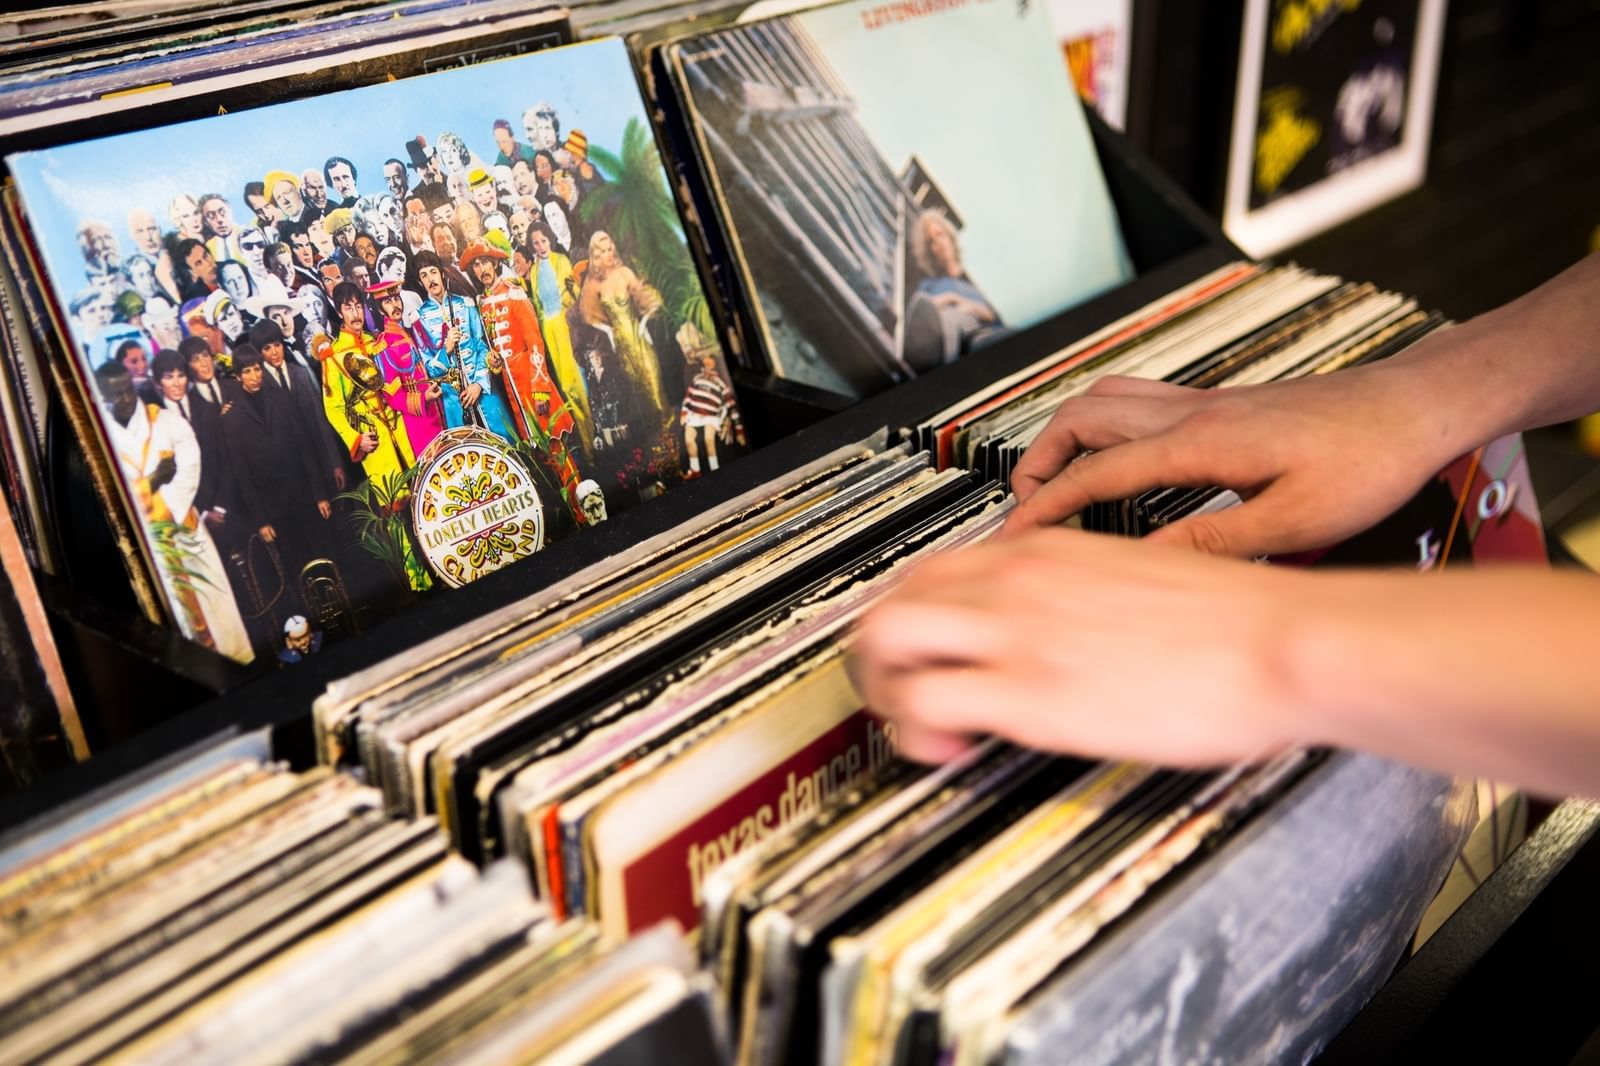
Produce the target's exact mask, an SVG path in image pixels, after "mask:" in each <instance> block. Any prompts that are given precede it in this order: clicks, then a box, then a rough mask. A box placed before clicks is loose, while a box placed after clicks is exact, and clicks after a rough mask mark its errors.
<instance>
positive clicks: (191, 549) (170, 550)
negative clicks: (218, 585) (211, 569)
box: [149, 521, 215, 595]
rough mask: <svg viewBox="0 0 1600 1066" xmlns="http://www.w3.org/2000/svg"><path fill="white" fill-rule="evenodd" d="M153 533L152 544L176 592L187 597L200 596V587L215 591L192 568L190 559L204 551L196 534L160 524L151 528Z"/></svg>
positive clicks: (209, 583)
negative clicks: (197, 594) (196, 594)
mask: <svg viewBox="0 0 1600 1066" xmlns="http://www.w3.org/2000/svg"><path fill="white" fill-rule="evenodd" d="M149 530H150V543H151V544H153V545H154V546H155V549H156V555H157V556H158V557H159V558H160V560H161V569H162V571H163V572H164V573H165V574H166V575H167V578H168V579H169V580H170V581H171V582H172V587H173V590H174V591H176V592H178V593H179V594H181V595H186V594H190V593H196V592H198V591H199V589H198V587H197V586H199V585H204V586H205V587H207V588H214V587H215V586H214V585H212V583H211V581H210V580H209V579H208V578H207V577H206V576H205V574H203V573H201V572H200V571H198V570H192V569H190V568H189V559H191V558H193V557H194V556H195V555H196V554H198V553H199V551H200V542H199V540H198V538H196V537H195V535H194V532H193V531H192V530H190V529H189V528H188V527H186V526H181V525H179V524H178V523H176V522H156V521H152V522H151V523H150V524H149Z"/></svg>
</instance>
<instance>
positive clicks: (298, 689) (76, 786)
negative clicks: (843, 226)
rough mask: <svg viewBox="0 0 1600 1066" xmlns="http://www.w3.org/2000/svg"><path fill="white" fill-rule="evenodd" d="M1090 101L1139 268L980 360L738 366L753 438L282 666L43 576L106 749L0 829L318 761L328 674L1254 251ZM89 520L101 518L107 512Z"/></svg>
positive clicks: (87, 713) (94, 734) (37, 793)
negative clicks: (208, 767)
mask: <svg viewBox="0 0 1600 1066" xmlns="http://www.w3.org/2000/svg"><path fill="white" fill-rule="evenodd" d="M1085 113H1086V116H1087V118H1088V121H1089V125H1090V128H1091V130H1092V132H1093V135H1094V143H1095V147H1096V150H1097V151H1098V153H1099V160H1100V164H1101V166H1102V168H1103V170H1104V173H1105V177H1106V181H1107V185H1108V187H1109V189H1110V192H1111V195H1112V198H1113V200H1114V201H1115V203H1116V206H1117V210H1118V215H1119V221H1120V223H1121V227H1122V233H1123V237H1124V240H1125V242H1126V245H1127V249H1128V253H1129V257H1130V258H1131V260H1132V262H1133V265H1134V268H1135V276H1134V278H1133V279H1132V280H1131V281H1129V282H1128V283H1126V284H1123V285H1121V286H1118V287H1116V288H1114V289H1112V290H1110V291H1108V292H1105V293H1103V294H1101V295H1100V296H1097V297H1095V298H1094V299H1091V300H1089V301H1087V302H1085V303H1083V304H1080V305H1079V306H1077V307H1074V308H1072V309H1070V310H1068V311H1066V312H1063V313H1061V314H1059V315H1056V316H1053V317H1051V318H1049V319H1047V320H1046V321H1044V322H1041V323H1039V324H1037V325H1035V326H1033V327H1031V328H1029V329H1026V330H1020V331H1018V332H1016V333H1015V334H1012V335H1010V336H1007V337H1005V338H1003V339H1001V340H999V341H997V342H996V343H994V344H992V345H990V346H989V347H987V348H985V349H984V350H983V351H982V352H981V353H980V354H978V355H976V356H974V357H971V358H968V359H965V360H962V361H958V362H955V363H952V364H949V365H947V366H943V367H939V368H937V369H935V370H933V371H931V372H929V373H927V374H925V375H923V376H921V377H919V378H916V379H914V380H912V381H909V382H906V383H904V384H902V385H899V386H896V387H895V388H893V389H890V390H888V391H886V392H882V393H879V394H877V395H875V396H872V397H870V398H868V399H865V400H861V401H854V402H853V401H852V400H851V399H850V398H848V397H845V396H842V395H839V394H836V393H830V392H827V391H825V390H822V389H817V388H814V387H811V386H807V385H804V384H800V383H797V382H793V381H785V380H782V379H779V378H775V377H772V376H770V375H766V374H752V373H750V372H749V371H746V370H742V369H739V368H733V376H734V386H735V388H736V390H737V393H738V399H739V402H740V405H741V407H742V408H743V410H744V412H745V424H746V426H747V427H749V431H750V433H751V437H752V439H751V445H752V448H753V449H755V451H754V452H753V453H752V454H751V455H749V456H746V457H744V458H742V459H740V460H738V461H737V462H736V463H733V464H730V465H729V466H726V467H724V468H723V469H721V470H719V471H717V472H716V474H715V475H714V476H709V477H705V478H702V479H700V480H699V481H696V482H692V483H689V484H686V485H684V486H682V487H681V488H679V489H675V490H674V491H673V492H672V493H669V494H666V495H664V496H661V497H658V498H656V499H654V500H651V501H649V503H648V504H647V505H646V506H641V507H638V508H635V509H634V510H632V511H629V512H627V513H624V514H620V515H617V516H615V517H613V518H612V520H611V521H609V522H607V523H606V524H605V525H604V526H601V527H598V528H596V529H593V530H589V531H587V533H586V534H585V535H584V536H582V537H572V538H567V539H565V540H560V541H557V542H555V543H552V544H549V545H548V546H547V547H546V548H544V549H543V550H541V551H540V552H539V553H538V554H537V555H536V556H535V557H534V558H533V559H531V560H528V561H526V562H524V563H521V564H519V565H516V566H512V567H508V568H506V569H503V570H500V571H498V572H496V573H494V574H491V575H488V576H487V577H485V578H482V579H480V580H478V581H476V582H474V583H472V584H470V585H468V586H465V587H463V588H459V589H454V590H450V591H447V592H442V593H435V594H433V595H432V596H431V597H430V598H429V599H428V600H427V601H426V602H424V603H422V604H419V605H417V606H416V607H415V608H414V609H412V610H410V611H408V612H406V613H404V614H401V615H398V616H395V617H392V618H390V619H387V620H385V621H384V622H383V623H381V624H380V625H378V626H377V627H375V628H373V629H371V630H370V631H368V632H366V633H364V634H362V635H360V636H358V637H355V638H353V639H350V640H347V641H344V642H341V643H339V644H336V645H334V646H332V647H329V648H326V649H325V650H323V651H322V652H321V653H320V654H318V655H317V656H315V657H313V658H312V659H310V660H308V661H306V662H303V663H300V664H297V665H295V666H292V667H281V668H275V665H265V666H263V665H259V664H258V665H252V666H240V665H239V664H237V663H234V662H232V661H230V660H228V659H226V658H224V657H223V656H221V655H219V654H217V653H215V652H212V651H209V650H207V649H205V648H203V647H200V646H199V645H196V644H194V643H192V642H190V641H188V640H185V639H183V638H182V637H181V636H179V635H178V634H177V633H175V632H173V631H170V630H167V629H165V628H163V627H160V626H156V625H153V624H152V623H150V622H149V621H148V620H147V619H145V618H144V617H143V616H142V615H140V614H139V613H138V611H137V609H136V608H135V607H134V606H133V604H132V601H131V598H129V597H126V596H122V597H112V598H110V601H109V602H108V599H107V598H106V597H104V596H103V595H101V594H97V592H96V591H95V588H94V587H92V586H91V585H90V583H87V582H85V583H80V584H78V585H76V586H69V585H67V584H65V583H62V582H52V583H48V584H47V585H46V586H45V588H44V589H43V595H44V598H45V603H46V607H47V609H48V610H49V612H50V614H51V616H52V619H53V621H54V629H55V636H56V639H57V642H58V644H59V645H60V647H61V653H62V656H63V659H64V662H65V664H66V669H67V670H68V676H69V679H70V682H71V684H72V687H73V692H74V695H75V697H76V698H77V700H78V702H79V706H80V716H81V717H82V718H83V719H84V720H85V725H86V728H87V729H88V731H89V734H90V743H91V750H92V751H93V752H94V755H93V758H92V759H91V760H90V761H89V762H88V763H87V764H84V765H80V766H76V767H73V768H71V769H70V770H68V771H66V772H63V773H61V774H59V775H57V776H55V777H53V778H51V779H49V780H47V781H46V782H44V784H43V785H42V786H40V787H39V788H36V789H34V790H32V791H31V792H29V793H28V796H29V797H30V798H31V802H29V803H17V802H13V801H14V800H15V799H16V797H7V798H6V800H5V802H4V804H3V805H0V826H6V825H11V824H14V823H15V822H17V821H20V820H21V819H22V818H23V817H25V816H27V815H28V814H34V813H37V812H38V811H39V810H40V809H41V807H40V804H41V803H43V804H46V805H49V804H51V803H52V802H59V801H65V800H66V799H68V798H70V797H72V796H76V795H81V794H83V793H84V792H86V791H88V790H90V789H92V788H94V787H95V786H96V785H97V784H99V783H102V782H105V781H109V780H112V779H114V778H115V777H116V776H118V775H119V774H121V773H124V772H127V771H129V770H131V769H133V768H136V767H139V766H142V765H144V764H146V763H148V762H149V761H151V760H153V759H156V758H160V757H162V756H164V755H167V754H169V753H171V752H174V751H177V750H181V749H182V748H185V747H187V746H188V745H190V744H193V743H197V742H199V741H201V740H203V739H205V738H206V737H209V736H211V735H213V734H217V733H221V732H235V731H248V730H250V729H255V728H262V727H270V728H272V729H273V730H274V732H275V734H276V735H277V736H278V738H279V745H280V747H281V749H282V751H283V753H284V755H285V756H286V757H288V758H290V759H292V760H293V761H294V762H295V764H296V765H308V764H309V763H310V762H311V761H312V760H313V759H314V753H313V752H312V751H311V745H310V734H309V727H308V715H309V712H310V705H311V700H312V699H313V698H315V696H316V695H317V694H318V693H319V692H320V691H321V690H322V688H323V686H324V685H325V684H326V682H327V681H328V680H329V679H331V678H336V677H340V676H343V675H346V674H349V673H351V672H353V671H354V670H357V669H359V668H361V667H363V666H366V665H368V664H370V663H373V662H376V661H379V660H381V659H383V658H386V657H388V656H389V655H392V654H393V653H394V651H395V650H396V649H398V648H402V647H407V646H410V645H413V644H415V643H417V642H418V641H421V640H425V639H429V638H432V637H436V636H438V635H440V634H443V633H447V632H449V631H450V630H451V629H453V628H454V627H455V626H457V625H459V624H461V623H463V622H465V621H466V620H468V619H471V618H475V617H479V616H480V615H483V614H486V613H488V612H490V611H493V610H495V609H497V608H500V607H503V606H505V605H506V604H509V603H513V602H515V601H517V600H519V599H521V598H522V597H525V596H527V595H529V594H531V593H533V592H536V591H537V590H539V589H540V588H543V587H545V586H547V585H549V584H552V583H554V582H555V581H558V580H560V579H561V578H563V577H565V576H567V575H569V574H572V573H576V572H577V571H579V570H581V569H583V568H584V567H586V566H589V565H591V564H593V563H595V562H598V561H600V560H603V559H605V558H607V557H609V556H611V555H613V554H615V553H616V552H617V551H619V550H621V549H622V548H623V547H625V546H626V545H629V544H632V543H634V542H636V541H638V540H640V539H642V538H644V537H647V536H650V535H652V534H654V533H656V532H659V531H662V530H665V529H668V528H670V527H672V526H673V525H676V524H678V523H679V522H681V521H683V520H684V519H685V518H687V517H689V516H691V515H694V514H696V513H698V512H700V511H702V510H704V509H705V508H706V507H708V506H711V505H713V504H715V503H717V502H719V501H722V500H725V499H728V498H731V497H732V496H735V495H738V494H740V493H742V492H746V491H749V490H751V489H754V488H756V487H758V486H759V485H761V484H763V483H764V482H766V481H769V480H771V479H772V478H773V477H774V476H776V475H777V474H778V473H781V472H783V471H785V470H789V469H792V468H794V467H795V466H798V465H800V464H802V463H804V462H806V461H808V460H810V459H813V458H815V457H816V456H818V455H821V454H824V453H826V452H827V451H829V450H831V449H833V448H836V447H839V446H842V445H844V444H846V443H850V442H853V441H856V440H860V439H862V438H863V437H865V436H867V435H869V434H871V433H872V432H874V431H876V430H879V429H885V430H887V431H889V432H890V433H891V434H893V433H896V432H898V431H899V430H901V429H903V428H905V427H909V426H910V425H912V424H914V423H915V422H916V421H918V420H919V419H921V418H923V417H924V416H926V415H927V414H928V413H929V412H930V411H933V410H937V409H939V408H941V407H943V406H945V405H947V404H948V403H949V402H950V401H951V400H953V399H955V398H958V397H961V396H964V395H967V394H969V393H970V392H972V391H973V389H975V388H977V387H979V386H982V385H983V384H986V383H987V382H989V381H991V380H993V379H995V378H998V377H1000V376H1003V375H1005V374H1008V373H1012V372H1014V371H1016V370H1018V369H1020V368H1022V367H1024V366H1027V365H1029V364H1030V363H1032V362H1034V361H1036V360H1037V359H1039V358H1040V357H1041V356H1042V355H1044V354H1046V353H1048V352H1051V351H1054V350H1057V349H1059V348H1061V347H1064V346H1065V345H1067V344H1070V343H1071V342H1073V341H1074V340H1076V339H1078V338H1080V337H1082V336H1085V335H1087V334H1089V333H1092V332H1094V331H1095V330H1096V329H1099V328H1100V327H1102V326H1104V325H1106V324H1107V323H1110V322H1113V321H1116V320H1117V319H1119V318H1121V317H1123V316H1125V315H1127V314H1130V313H1132V312H1133V311H1135V310H1137V309H1138V308H1140V307H1142V306H1144V305H1145V304H1148V303H1149V302H1150V301H1151V300H1153V299H1155V298H1156V297H1157V296H1159V295H1160V294H1162V293H1165V292H1170V291H1172V290H1173V289H1175V288H1177V287H1179V286H1181V285H1184V284H1186V283H1188V282H1190V281H1193V280H1194V279H1196V278H1199V277H1201V276H1202V275H1204V274H1206V273H1207V272H1208V271H1211V270H1214V269H1216V268H1218V267H1220V266H1222V265H1224V264H1226V263H1228V262H1232V261H1235V260H1238V259H1241V258H1243V257H1242V255H1241V254H1240V253H1239V252H1238V250H1237V249H1236V248H1235V247H1233V245H1232V244H1231V243H1230V242H1229V241H1228V240H1227V238H1226V237H1225V236H1224V235H1223V233H1222V231H1221V229H1220V227H1218V226H1217V225H1216V223H1215V222H1213V221H1212V220H1210V219H1209V218H1207V217H1206V215H1205V214H1204V212H1202V211H1201V210H1200V209H1199V208H1198V207H1196V206H1195V205H1194V204H1193V203H1191V202H1189V201H1188V200H1187V198H1186V197H1185V196H1184V194H1183V193H1182V192H1181V190H1179V189H1178V188H1177V186H1176V185H1175V184H1174V183H1173V182H1172V181H1170V180H1169V179H1168V178H1166V177H1165V176H1164V175H1162V174H1160V173H1159V172H1158V171H1157V170H1156V169H1155V168H1154V166H1153V165H1151V164H1150V163H1149V162H1148V161H1147V160H1145V159H1143V158H1141V157H1140V156H1139V155H1138V154H1137V153H1136V152H1135V151H1134V150H1133V149H1131V148H1130V147H1129V145H1128V144H1127V143H1126V141H1125V140H1124V139H1123V138H1122V136H1121V135H1120V134H1118V133H1117V132H1116V131H1114V130H1112V129H1110V128H1109V127H1107V126H1106V125H1105V124H1104V123H1103V122H1102V121H1100V120H1099V118H1098V117H1097V116H1096V115H1095V114H1094V113H1093V111H1092V110H1089V109H1085ZM84 517H85V518H90V519H92V520H94V521H97V522H100V523H102V524H103V522H104V519H103V518H100V517H98V516H97V515H93V514H91V515H86V516H84ZM81 532H82V531H80V533H81ZM85 539H87V540H95V539H98V540H103V541H105V542H107V543H109V535H108V534H107V533H105V532H104V531H101V530H94V531H91V532H89V533H88V534H87V536H86V538H85ZM112 565H113V566H115V562H114V560H113V563H112ZM51 797H54V799H53V800H52V799H51Z"/></svg>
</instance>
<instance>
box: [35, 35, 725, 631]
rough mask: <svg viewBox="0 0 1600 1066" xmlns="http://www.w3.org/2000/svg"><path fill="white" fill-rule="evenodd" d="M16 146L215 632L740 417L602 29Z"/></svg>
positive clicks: (339, 616)
mask: <svg viewBox="0 0 1600 1066" xmlns="http://www.w3.org/2000/svg"><path fill="white" fill-rule="evenodd" d="M7 162H8V164H9V166H10V168H11V173H12V174H13V175H14V177H15V179H16V181H17V186H18V189H19V192H20V196H21V202H22V210H23V215H24V217H25V220H26V224H27V227H28V229H29V231H30V235H31V237H32V239H33V241H34V243H35V245H36V247H37V248H38V251H39V254H40V256H41V258H42V260H43V264H44V268H45V273H46V275H47V280H48V285H49V286H50V288H51V289H52V290H53V296H54V300H55V302H56V306H57V308H58V309H59V312H60V317H61V319H62V320H63V321H64V323H65V330H66V333H67V336H66V337H65V338H63V340H64V342H65V343H67V344H69V345H70V348H71V353H70V354H71V356H72V358H73V360H74V363H75V370H76V371H77V377H78V379H79V382H80V384H81V386H82V388H83V390H84V393H85V396H86V399H87V401H88V405H89V408H90V410H91V411H92V412H93V415H94V416H95V418H96V419H97V420H98V424H97V426H96V428H97V430H98V431H99V435H100V440H99V441H98V443H99V444H100V445H101V446H102V447H103V449H104V451H105V454H106V456H107V457H108V461H109V463H110V467H111V470H112V472H113V474H114V475H115V476H116V477H117V479H118V481H119V483H120V485H121V488H122V489H123V490H124V496H125V499H124V503H125V505H126V506H127V508H128V509H129V513H130V514H131V515H132V516H133V517H134V519H135V522H134V525H135V527H136V528H137V529H138V530H139V532H140V533H141V534H142V537H143V544H142V548H143V549H144V552H145V554H146V560H147V563H148V565H149V566H150V568H151V569H152V572H153V575H154V576H155V578H156V579H157V582H158V584H159V585H160V587H161V588H162V590H163V591H164V593H165V598H166V601H167V605H168V608H169V610H170V612H171V615H172V617H173V618H174V620H175V622H176V623H177V625H178V627H179V628H180V629H181V630H182V631H183V632H184V633H185V634H186V635H187V636H189V637H190V638H191V639H194V640H196V641H198V642H200V643H202V644H204V645H206V646H208V647H211V648H214V649H215V650H217V651H218V652H221V653H222V654H225V655H228V656H230V657H232V658H234V659H238V660H241V661H250V660H252V659H256V658H269V659H270V658H278V659H282V660H285V661H290V662H293V661H297V660H299V659H301V658H304V657H305V656H307V655H310V654H314V653H315V651H316V650H317V649H318V648H320V647H321V646H322V644H323V642H324V641H325V640H331V639H336V638H338V637H342V636H346V635H349V634H352V633H355V632H358V631H360V630H361V629H362V628H364V627H365V626H366V625H368V624H370V623H372V622H374V621H376V620H377V619H378V618H379V617H381V616H382V614H383V613H384V612H387V611H390V610H392V609H394V608H397V607H402V606H405V605H407V604H408V603H410V602H412V601H414V600H416V599H417V598H419V597H420V596H422V595H423V594H425V593H427V592H428V591H429V590H430V589H433V588H436V587H456V586H459V585H462V584H465V583H467V582H469V581H471V580H473V579H475V578H477V577H479V576H481V575H483V574H485V573H488V572H490V571H492V570H496V569H498V568H500V567H502V566H505V565H507V564H509V563H511V562H514V561H516V560H519V559H522V558H525V557H527V556H529V555H531V554H532V553H534V552H536V551H538V550H539V549H540V548H541V547H542V546H543V545H544V544H546V543H548V542H549V541H550V540H551V539H553V538H555V537H558V536H561V535H563V534H565V533H569V532H573V531H577V530H582V529H584V528H586V527H589V526H593V525H595V524H597V523H599V522H602V521H605V520H606V519H607V517H608V516H610V515H614V514H616V513H617V512H618V511H621V510H623V509H626V508H628V507H631V506H633V505H634V504H636V503H638V502H640V501H641V500H644V499H648V498H650V497H653V496H655V495H657V494H659V493H661V492H663V491H665V490H667V489H670V488H671V487H673V486H674V485H676V484H678V483H680V482H682V481H683V480H685V479H686V478H692V477H696V476H699V475H700V474H702V473H708V472H710V471H712V470H715V469H717V467H718V466H719V465H720V464H721V463H722V462H725V461H727V460H728V459H729V458H730V456H731V455H733V454H735V453H736V452H738V451H740V450H742V449H743V447H744V445H745V436H744V428H743V425H742V423H741V422H740V417H739V412H738V409H737V407H736V406H735V404H734V399H733V390H732V386H731V384H730V382H729V378H728V373H727V367H726V364H725V362H724V359H723V354H722V348H721V344H720V342H719V338H718V332H717V328H716V324H715V322H714V321H713V320H712V317H711V314H710V311H709V308H708V305H707V301H706V298H705V294H704V292H703V291H702V289H701V286H700V281H699V278H698V276H697V274H696V272H695V268H694V264H693V260H692V259H691V257H690V253H689V250H688V247H687V244H686V243H685V239H684V233H683V229H682V224H681V221H680V219H679V217H678V214H677V209H676V207H675V205H674V203H673V200H672V196H671V193H670V190H669V186H668V182H667V176H666V173H665V170H664V169H663V166H662V162H661V159H660V156H659V154H658V151H657V148H656V143H655V140H654V137H653V135H652V133H651V129H650V126H649V122H648V120H647V117H646V111H645V106H644V103H643V101H642V99H641V98H640V95H639V90H638V86H637V82H636V81H635V78H634V74H633V69H632V66H631V63H630V60H629V57H628V55H627V52H626V49H625V47H624V46H623V44H622V42H621V41H618V40H614V39H613V40H603V41H596V42H592V43H588V44H581V45H573V46H569V47H566V48H560V49H555V50H552V51H547V52H541V53H538V54H535V55H529V56H519V57H515V58H509V59H503V60H498V61H494V62H489V63H483V64H479V65H475V66H471V67H465V68H462V69H458V70H450V71H446V72H441V73H437V74H429V75H426V76H422V77H416V78H410V79H403V80H398V81H394V82H390V83H387V84H379V85H373V86H370V87H366V88H360V89H352V90H349V91H346V92H341V93H334V94H329V95H325V96H321V97H317V98H314V99H305V100H298V101H293V102H288V103H282V104H276V105H270V106H266V107H261V108H257V109H254V110H250V111H245V112H240V113H237V114H226V115H219V116H216V117H213V118H206V119H201V120H197V121H192V122H184V123H180V124H174V125H169V126H164V127H160V128H156V129H150V130H145V131H140V132H136V133H127V134H122V135H119V136H114V137H106V138H102V139H99V140H94V141H87V142H82V143H77V144H71V145H65V146H62V147H58V148H51V149H48V150H42V151H38V152H29V153H22V154H18V155H13V156H11V157H9V159H8V160H7Z"/></svg>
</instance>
